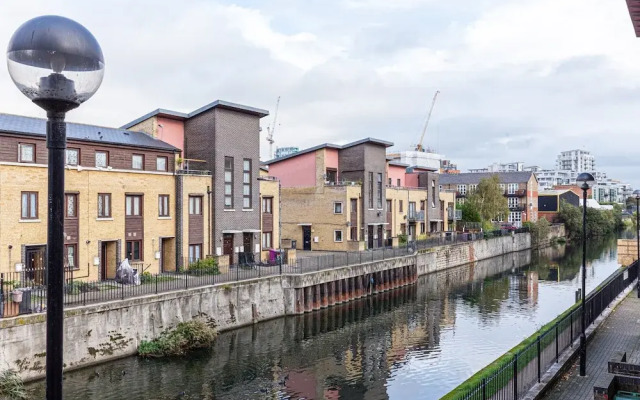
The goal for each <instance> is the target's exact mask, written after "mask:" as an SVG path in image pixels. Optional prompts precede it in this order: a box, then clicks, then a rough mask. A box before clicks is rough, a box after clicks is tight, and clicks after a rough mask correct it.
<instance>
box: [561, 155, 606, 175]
mask: <svg viewBox="0 0 640 400" xmlns="http://www.w3.org/2000/svg"><path fill="white" fill-rule="evenodd" d="M556 169H557V170H565V171H573V172H577V173H581V172H593V171H595V170H596V160H595V157H594V156H593V154H591V153H590V152H588V151H585V150H568V151H563V152H562V153H560V155H558V159H557V160H556Z"/></svg>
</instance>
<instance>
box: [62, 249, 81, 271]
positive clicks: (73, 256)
mask: <svg viewBox="0 0 640 400" xmlns="http://www.w3.org/2000/svg"><path fill="white" fill-rule="evenodd" d="M77 249H78V247H77V245H76V244H65V245H64V258H65V260H64V261H65V264H66V267H67V269H78V251H77Z"/></svg>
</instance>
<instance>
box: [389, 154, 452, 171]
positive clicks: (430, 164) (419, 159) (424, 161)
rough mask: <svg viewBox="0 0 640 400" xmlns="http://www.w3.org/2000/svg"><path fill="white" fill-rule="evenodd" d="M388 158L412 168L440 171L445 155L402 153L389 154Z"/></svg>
mask: <svg viewBox="0 0 640 400" xmlns="http://www.w3.org/2000/svg"><path fill="white" fill-rule="evenodd" d="M387 157H388V158H390V159H392V160H396V161H399V162H401V163H402V164H407V165H411V166H417V167H422V168H429V169H433V170H436V171H439V170H440V164H441V162H442V160H444V155H442V154H438V153H431V152H427V151H413V150H407V151H401V152H398V153H387Z"/></svg>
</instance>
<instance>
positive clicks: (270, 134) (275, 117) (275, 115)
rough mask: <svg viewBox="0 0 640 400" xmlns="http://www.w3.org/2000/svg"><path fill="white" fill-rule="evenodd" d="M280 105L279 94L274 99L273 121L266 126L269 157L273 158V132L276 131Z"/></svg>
mask: <svg viewBox="0 0 640 400" xmlns="http://www.w3.org/2000/svg"><path fill="white" fill-rule="evenodd" d="M279 106H280V96H278V100H276V111H275V112H274V113H273V121H271V124H269V126H267V142H269V157H270V158H273V157H274V154H273V142H274V140H273V133H274V132H275V131H276V123H277V122H278V107H279Z"/></svg>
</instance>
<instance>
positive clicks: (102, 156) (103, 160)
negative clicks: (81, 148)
mask: <svg viewBox="0 0 640 400" xmlns="http://www.w3.org/2000/svg"><path fill="white" fill-rule="evenodd" d="M107 166H109V152H108V151H96V168H107Z"/></svg>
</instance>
